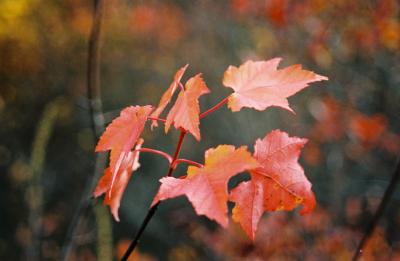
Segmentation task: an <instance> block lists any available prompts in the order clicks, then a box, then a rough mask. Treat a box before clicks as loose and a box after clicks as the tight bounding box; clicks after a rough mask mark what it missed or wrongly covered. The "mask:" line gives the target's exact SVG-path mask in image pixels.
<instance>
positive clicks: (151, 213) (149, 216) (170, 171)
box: [121, 129, 187, 261]
mask: <svg viewBox="0 0 400 261" xmlns="http://www.w3.org/2000/svg"><path fill="white" fill-rule="evenodd" d="M186 133H187V132H186V131H185V130H183V129H181V133H180V135H179V141H178V144H177V145H176V149H175V153H174V157H173V159H172V162H171V164H170V165H169V168H168V172H167V175H166V176H167V177H170V176H172V174H173V172H174V168H173V166H172V165H173V162H175V161H176V160H177V159H178V157H179V153H180V151H181V149H182V144H183V140H184V139H185V136H186ZM160 204H161V202H158V203H157V204H155V205H154V206H152V207H151V208H150V209H149V211H148V212H147V215H146V217H145V218H144V220H143V222H142V224H141V225H140V228H139V230H138V232H137V233H136V234H135V237H134V239H133V240H132V242H131V244H130V245H129V247H128V249H127V250H126V252H125V254H124V255H123V256H122V258H121V261H126V260H128V258H129V256H130V255H131V253H132V252H133V251H134V250H135V248H136V246H137V245H138V243H139V241H140V238H141V237H142V234H143V232H144V230H145V229H146V227H147V225H148V223H149V222H150V220H151V219H152V218H153V216H154V214H155V213H156V211H157V208H158V206H159V205H160Z"/></svg>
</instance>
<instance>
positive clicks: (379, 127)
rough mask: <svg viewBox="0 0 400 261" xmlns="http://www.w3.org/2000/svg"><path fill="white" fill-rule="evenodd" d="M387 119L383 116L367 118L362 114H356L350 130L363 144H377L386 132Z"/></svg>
mask: <svg viewBox="0 0 400 261" xmlns="http://www.w3.org/2000/svg"><path fill="white" fill-rule="evenodd" d="M387 125H388V123H387V119H386V117H385V116H384V115H382V114H374V115H372V116H367V115H364V114H361V113H358V114H355V115H354V116H353V117H352V118H351V121H350V129H351V131H352V132H353V133H354V135H355V136H356V137H357V138H358V139H359V140H360V141H361V142H363V143H367V144H370V145H373V144H375V143H376V142H377V141H378V140H379V139H380V138H381V136H382V134H383V133H384V132H385V131H386V127H387Z"/></svg>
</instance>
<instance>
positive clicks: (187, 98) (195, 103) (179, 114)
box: [165, 74, 210, 141]
mask: <svg viewBox="0 0 400 261" xmlns="http://www.w3.org/2000/svg"><path fill="white" fill-rule="evenodd" d="M209 92H210V90H209V89H208V88H207V86H206V84H205V82H204V81H203V79H202V78H201V75H200V74H198V75H196V76H194V77H192V78H190V79H189V80H188V81H187V82H186V84H185V91H183V92H181V93H179V96H178V98H177V99H176V102H175V104H174V106H173V107H172V108H171V110H170V111H169V113H168V116H167V121H166V123H165V132H168V130H169V128H170V126H171V124H172V122H173V123H174V126H175V128H177V129H178V128H183V129H185V130H186V131H188V132H190V133H191V134H192V135H193V136H194V137H195V138H196V140H197V141H200V128H199V124H200V120H199V113H200V107H199V97H200V96H201V95H203V94H206V93H209Z"/></svg>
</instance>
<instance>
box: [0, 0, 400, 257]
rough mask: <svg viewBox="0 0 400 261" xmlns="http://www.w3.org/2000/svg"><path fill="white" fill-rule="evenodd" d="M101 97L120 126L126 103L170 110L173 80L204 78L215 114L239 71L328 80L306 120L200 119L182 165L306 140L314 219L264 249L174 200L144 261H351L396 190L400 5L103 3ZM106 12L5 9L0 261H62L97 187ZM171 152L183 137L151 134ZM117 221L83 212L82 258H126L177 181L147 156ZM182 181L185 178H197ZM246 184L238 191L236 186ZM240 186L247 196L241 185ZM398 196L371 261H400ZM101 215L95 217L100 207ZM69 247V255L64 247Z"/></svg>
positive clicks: (284, 227)
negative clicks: (261, 64)
mask: <svg viewBox="0 0 400 261" xmlns="http://www.w3.org/2000/svg"><path fill="white" fill-rule="evenodd" d="M105 2H106V3H105V6H104V17H103V25H102V36H101V50H100V51H101V69H100V73H101V75H100V79H101V92H102V101H103V110H104V117H105V120H106V122H107V123H108V122H110V121H111V120H112V119H113V118H114V117H116V116H117V115H118V114H119V111H120V110H121V109H122V108H124V107H126V106H128V105H145V104H152V105H157V104H158V101H159V98H160V97H161V94H162V93H163V92H164V91H165V90H166V88H167V87H168V86H169V84H170V82H171V81H172V78H173V75H174V73H175V71H176V70H177V69H178V68H180V67H181V66H183V65H185V64H186V63H189V64H190V66H189V69H188V71H187V73H186V75H185V77H184V79H183V80H184V81H186V79H187V78H188V77H189V76H192V75H194V74H197V73H199V72H202V73H203V77H204V79H205V81H206V83H207V84H208V86H209V88H210V89H211V91H212V93H211V94H210V95H205V96H203V97H201V99H200V104H201V110H202V111H204V110H205V109H207V108H209V107H211V106H213V105H214V104H216V103H217V102H219V101H220V100H221V99H222V98H224V97H226V96H227V95H228V94H229V93H230V90H228V89H227V88H223V87H222V83H221V80H222V76H223V72H224V71H225V69H226V68H227V67H228V66H229V65H236V66H238V65H240V64H241V63H242V62H244V61H246V60H248V59H253V60H267V59H270V58H273V57H282V58H283V62H282V65H281V67H283V66H287V65H291V64H296V63H300V64H303V66H304V67H305V68H306V69H308V70H312V71H315V72H317V73H318V74H321V75H325V76H328V77H329V81H328V82H321V83H317V84H313V85H312V87H310V88H307V89H306V90H304V91H302V92H300V93H299V94H298V95H296V96H295V97H292V98H290V99H289V100H290V102H291V106H292V108H293V109H294V110H295V111H296V115H294V114H291V113H290V112H287V111H284V110H282V109H277V108H271V109H268V110H266V111H264V112H258V111H254V110H249V109H243V110H242V111H240V112H238V113H231V112H230V111H229V110H228V109H227V108H226V107H224V108H222V109H221V110H219V111H218V112H216V113H214V114H212V115H210V116H208V117H207V118H205V119H204V120H203V121H202V125H201V132H202V142H201V143H197V142H196V141H195V140H194V139H193V138H192V137H188V138H187V139H186V140H185V143H184V146H183V151H182V155H184V157H185V158H188V159H193V160H197V161H199V162H203V153H204V150H205V149H207V148H209V147H214V146H216V145H218V144H222V143H225V144H233V145H236V146H237V145H243V144H244V145H248V146H249V147H250V148H252V146H253V142H254V140H255V139H256V138H259V137H263V136H264V135H265V134H266V133H267V132H269V131H271V130H273V129H277V128H280V129H282V130H285V131H287V132H288V133H289V134H290V135H291V136H299V137H305V138H308V139H309V143H308V144H307V145H306V147H305V148H304V150H303V153H302V157H301V160H300V161H301V164H302V165H303V166H304V169H305V172H306V175H307V177H308V178H309V180H310V181H311V183H312V184H313V190H314V192H315V194H316V197H317V200H318V207H317V208H316V210H315V211H314V212H313V213H311V214H309V215H307V216H304V217H302V216H300V215H299V214H298V213H297V212H298V211H294V212H293V213H285V212H276V213H268V214H265V215H264V216H263V219H262V221H261V222H260V224H259V229H258V232H257V236H256V241H255V243H254V244H252V243H251V242H250V241H249V240H248V239H247V238H246V236H245V235H244V233H243V232H242V230H241V228H239V227H238V226H237V225H236V224H234V223H233V222H231V225H230V227H229V229H227V230H224V229H222V228H220V227H218V226H217V225H216V224H215V223H214V222H211V221H208V220H207V219H206V218H204V217H198V216H196V215H195V213H194V210H193V209H192V207H191V205H190V203H188V201H187V199H186V198H183V197H182V198H178V199H174V200H171V201H167V202H165V204H162V205H161V206H160V208H159V211H158V212H157V214H156V215H155V217H154V218H153V219H152V221H151V223H150V225H149V226H148V228H147V229H146V231H145V233H144V236H143V239H142V241H141V242H140V245H139V249H138V251H137V252H135V254H134V255H133V257H132V260H266V259H268V260H348V259H350V258H351V256H352V255H353V254H354V251H355V249H356V246H357V244H358V242H359V240H360V239H361V237H362V235H363V233H364V231H365V228H366V225H367V224H368V222H369V221H370V219H371V217H372V215H373V214H374V213H375V211H376V208H377V206H378V204H379V202H380V200H381V198H382V195H383V193H384V191H385V189H386V187H387V186H388V184H389V181H390V178H391V175H392V172H393V170H394V168H395V165H396V157H397V156H398V155H400V135H399V134H400V121H399V119H400V114H399V113H400V85H399V84H400V63H399V61H400V59H399V58H400V55H399V54H400V33H399V32H400V20H399V17H400V15H399V14H400V4H399V2H398V1H396V0H380V1H379V0H354V1H346V0H329V1H326V0H300V1H294V0H267V1H263V0H255V1H251V0H230V1H229V0H224V1H211V0H201V1H184V0H176V1H173V0H168V1H152V0H149V1H135V0H131V1H127V0H109V1H105ZM93 7H94V3H93V1H78V0H65V1H44V0H1V1H0V182H1V183H0V184H1V189H0V198H1V200H0V207H1V209H2V211H1V215H0V259H2V260H35V258H36V259H37V260H60V258H61V255H62V252H63V244H64V243H65V242H66V236H67V233H68V230H69V229H70V228H69V227H70V226H71V222H72V220H73V219H74V216H76V212H77V209H78V207H79V204H80V203H79V202H80V201H81V198H82V197H83V196H84V190H85V187H86V186H87V185H86V184H87V183H88V182H89V183H90V180H91V178H92V177H93V175H94V172H95V159H96V155H95V153H94V146H95V143H96V139H95V137H94V136H93V132H92V129H91V119H90V114H89V103H88V98H87V92H86V88H87V87H86V66H87V45H88V38H89V33H90V28H91V24H92V16H93V10H94V8H93ZM144 139H145V146H146V147H152V148H156V149H161V150H164V151H167V152H170V153H172V152H173V150H174V147H175V144H176V142H177V139H178V134H177V132H174V131H172V132H170V133H169V134H168V135H164V133H163V128H157V129H155V130H154V131H150V128H146V131H145V133H144ZM140 161H141V165H142V167H141V168H140V169H139V170H138V171H137V172H135V173H134V174H133V175H132V179H131V181H130V183H129V186H128V188H127V191H126V192H125V195H124V197H123V200H122V205H121V208H120V219H121V221H120V222H119V223H118V222H115V221H114V220H112V219H111V216H110V214H109V211H108V209H107V208H106V207H103V206H102V203H101V200H100V199H97V200H93V202H92V205H91V207H90V208H89V210H88V211H84V212H83V213H81V214H82V215H81V218H80V219H79V222H78V223H79V224H78V228H77V231H76V234H75V235H74V237H73V245H72V247H71V248H70V249H69V252H70V253H69V259H70V260H110V259H111V258H118V257H121V255H122V254H123V252H124V251H125V249H126V248H127V246H128V244H129V240H130V239H132V237H133V235H134V233H135V232H136V231H137V229H138V227H139V226H140V224H141V222H142V220H143V218H144V217H145V215H146V212H147V210H148V208H149V205H150V203H151V201H152V198H153V196H154V195H155V193H156V191H157V188H158V186H159V183H158V179H159V178H160V177H162V176H163V175H165V172H166V169H167V166H168V165H167V162H166V161H165V160H164V159H162V158H159V157H157V156H153V155H148V154H142V155H141V159H140ZM184 172H185V169H184V168H183V167H181V168H179V169H178V171H177V172H176V174H178V175H181V174H184ZM234 182H235V181H233V183H234ZM231 185H233V184H231ZM399 204H400V191H399V189H398V188H397V191H396V192H395V194H394V197H393V198H392V199H391V201H390V204H389V207H388V209H387V210H386V211H385V214H384V217H383V218H382V219H381V221H380V223H379V225H378V227H377V228H376V230H375V232H374V233H373V235H372V236H371V238H370V240H369V241H368V243H367V245H366V247H365V249H364V251H363V258H364V259H363V260H400V208H399V207H398V206H399ZM93 206H95V207H93ZM64 250H65V249H64Z"/></svg>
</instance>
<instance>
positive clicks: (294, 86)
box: [223, 58, 328, 112]
mask: <svg viewBox="0 0 400 261" xmlns="http://www.w3.org/2000/svg"><path fill="white" fill-rule="evenodd" d="M280 61H281V58H274V59H271V60H268V61H258V62H253V61H247V62H245V63H244V64H243V65H241V66H240V67H239V68H237V67H235V66H229V67H228V69H227V70H226V71H225V74H224V79H223V84H224V86H226V87H230V88H232V89H233V90H234V93H233V94H231V96H230V97H229V100H228V107H229V108H230V109H231V110H232V111H234V112H236V111H240V110H241V108H243V107H249V108H254V109H256V110H259V111H262V110H265V109H266V108H268V107H270V106H278V107H281V108H284V109H287V110H289V111H292V112H293V110H292V109H291V108H290V107H289V102H288V100H287V98H288V97H289V96H292V95H294V94H295V93H297V92H298V91H300V90H302V89H304V88H306V87H307V86H308V84H309V83H311V82H316V81H322V80H328V78H327V77H325V76H321V75H318V74H315V73H313V72H311V71H306V70H303V69H302V68H301V65H292V66H289V67H286V68H284V69H277V67H278V64H279V63H280Z"/></svg>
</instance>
